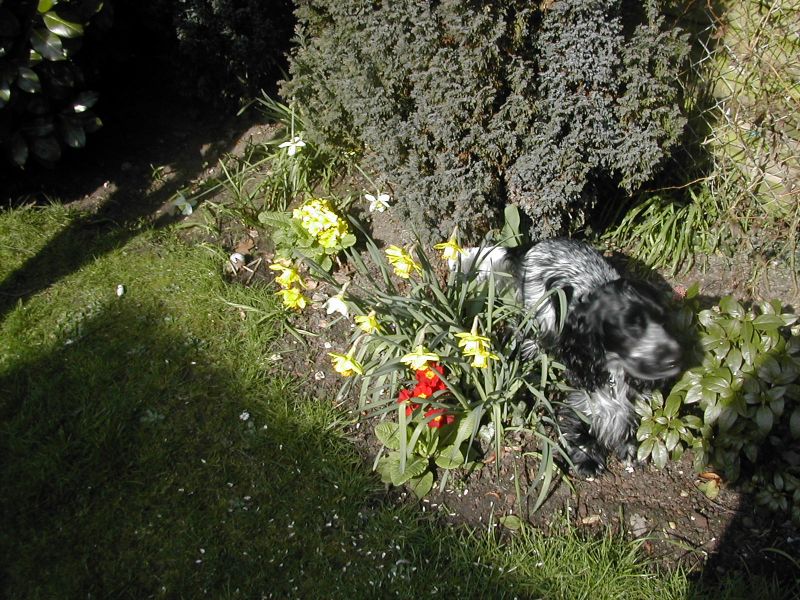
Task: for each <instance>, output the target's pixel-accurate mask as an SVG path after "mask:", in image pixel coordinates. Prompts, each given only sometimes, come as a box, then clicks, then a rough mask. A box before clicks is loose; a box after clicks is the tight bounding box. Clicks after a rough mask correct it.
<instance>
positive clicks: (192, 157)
mask: <svg viewBox="0 0 800 600" xmlns="http://www.w3.org/2000/svg"><path fill="white" fill-rule="evenodd" d="M137 82H138V83H139V84H140V85H139V87H141V88H155V89H156V90H157V89H158V84H157V82H150V81H140V80H137ZM128 85H131V83H130V82H129V83H128ZM137 89H138V88H137ZM150 93H151V94H154V93H155V92H152V91H151V92H150ZM116 95H117V96H118V97H116V98H115V97H112V98H110V99H108V101H109V102H110V103H111V104H112V106H115V107H116V112H114V113H113V114H112V115H111V116H110V117H109V118H108V122H107V123H106V125H105V127H104V128H103V129H101V130H100V132H98V133H97V134H95V135H94V136H92V137H91V139H90V141H89V146H88V148H86V149H85V150H84V151H83V152H82V153H80V155H77V154H70V155H68V156H65V157H64V158H63V160H62V161H61V162H60V163H59V164H58V165H57V167H56V168H55V169H53V170H46V169H43V168H41V167H37V166H36V165H31V166H30V167H29V169H28V171H27V172H21V171H14V172H11V171H9V168H8V167H7V166H5V165H3V166H0V187H2V189H3V196H4V198H3V203H4V204H6V205H11V206H13V205H15V204H17V203H20V202H29V201H36V202H43V201H45V200H46V199H47V198H48V197H52V198H56V199H57V200H59V201H61V202H64V203H68V202H78V203H79V204H78V205H79V206H80V205H81V204H84V205H85V206H86V208H89V209H91V210H90V212H89V213H87V214H86V215H85V216H83V217H81V218H78V219H75V220H73V221H72V222H71V223H70V225H69V226H68V227H67V228H66V229H64V230H62V231H61V232H59V233H58V234H57V235H56V236H55V237H53V238H52V239H51V240H50V241H49V242H48V244H47V245H46V247H44V248H43V249H42V250H41V251H40V252H38V253H37V254H36V255H35V256H33V257H31V258H30V259H29V260H27V261H26V262H25V263H24V264H23V265H21V266H20V267H19V268H18V269H17V270H16V271H15V272H13V273H11V274H10V275H9V276H8V277H7V278H6V279H5V280H4V281H2V282H0V317H2V316H3V315H5V314H6V313H7V312H8V311H9V310H10V309H11V308H12V307H13V306H15V305H16V304H17V303H18V302H19V301H26V300H27V299H29V298H30V297H31V296H33V295H34V294H36V293H37V292H40V291H42V290H43V289H46V288H48V287H49V286H51V285H52V284H53V283H55V282H57V281H59V280H60V279H61V278H63V277H65V276H66V275H69V274H70V273H73V272H74V271H76V270H78V269H79V268H80V267H81V266H82V265H84V264H86V263H87V262H89V261H92V260H94V259H95V258H97V257H99V256H102V255H104V254H105V253H107V252H109V251H110V250H112V249H114V248H118V247H120V246H122V245H123V244H125V242H127V241H128V240H129V239H131V237H133V236H134V235H135V234H136V233H137V232H138V231H140V230H141V228H142V226H143V225H149V226H155V227H162V226H164V225H166V224H168V223H170V222H172V221H173V220H174V217H172V216H171V215H170V214H169V212H164V211H161V212H159V209H161V208H162V207H163V206H164V205H165V204H166V203H167V202H169V201H170V200H171V199H172V198H173V197H174V196H175V194H176V193H177V192H178V191H179V190H181V189H182V188H184V187H185V186H187V185H188V184H189V183H190V182H191V181H195V180H199V179H202V178H205V177H207V175H208V174H207V170H208V169H209V168H210V167H214V166H215V165H216V164H217V162H218V160H219V159H220V158H221V157H223V156H224V155H225V153H227V152H230V151H232V150H233V148H234V145H235V144H236V142H237V141H238V140H239V138H240V137H241V136H242V134H243V133H244V132H245V131H247V129H248V128H249V127H250V126H251V125H253V124H254V123H255V122H256V119H257V114H256V111H248V113H245V115H243V116H241V117H238V118H237V117H233V116H232V115H231V116H230V117H224V116H223V117H221V116H220V115H219V114H218V113H215V112H212V111H211V110H210V109H207V108H202V105H200V104H199V103H198V105H197V106H186V104H185V103H179V102H177V101H175V100H172V101H165V100H164V99H163V98H158V97H140V96H139V94H138V93H137V90H134V89H128V88H125V89H123V90H121V91H118V92H117V94H116ZM76 240H77V241H79V242H80V243H78V244H76V243H75V242H76ZM76 248H80V250H78V249H76Z"/></svg>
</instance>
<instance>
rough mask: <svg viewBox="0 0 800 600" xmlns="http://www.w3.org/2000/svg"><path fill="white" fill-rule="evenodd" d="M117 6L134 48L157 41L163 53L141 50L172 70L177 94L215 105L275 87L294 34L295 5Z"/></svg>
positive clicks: (229, 0) (202, 2)
mask: <svg viewBox="0 0 800 600" xmlns="http://www.w3.org/2000/svg"><path fill="white" fill-rule="evenodd" d="M115 6H116V7H117V9H118V12H119V13H120V19H123V18H124V19H126V21H127V25H126V23H120V28H121V29H122V30H124V31H125V32H126V34H127V35H128V36H129V37H131V43H133V44H135V45H139V44H141V41H142V38H143V37H147V38H149V39H155V40H156V43H157V44H158V46H159V47H158V48H157V50H158V52H156V53H153V52H152V48H147V49H146V50H145V49H141V50H140V51H141V52H142V53H143V57H142V58H143V59H144V60H149V61H157V62H158V63H159V68H161V69H164V68H167V69H168V70H169V73H170V77H169V79H170V80H171V81H172V83H173V84H174V88H175V90H176V91H178V92H179V93H182V94H185V95H186V96H188V97H190V98H195V99H196V98H198V97H199V98H201V99H202V100H203V101H205V102H206V103H209V104H213V103H219V102H223V101H232V102H236V101H240V100H242V99H249V98H253V97H254V96H256V95H257V94H258V92H259V90H260V89H262V88H268V87H270V86H271V84H272V83H273V82H274V80H275V79H276V78H277V76H279V74H280V71H281V70H282V69H283V68H284V64H285V53H286V51H287V49H288V46H289V42H290V39H291V35H292V30H293V28H294V17H293V15H292V2H291V0H273V1H270V2H264V1H261V0H182V1H181V2H175V1H174V0H156V1H154V2H140V1H139V0H115ZM126 27H129V28H133V31H131V32H128V31H127V30H126V29H125V28H126ZM143 34H144V35H143ZM152 54H156V55H155V56H152Z"/></svg>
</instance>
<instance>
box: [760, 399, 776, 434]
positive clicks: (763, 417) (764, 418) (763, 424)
mask: <svg viewBox="0 0 800 600" xmlns="http://www.w3.org/2000/svg"><path fill="white" fill-rule="evenodd" d="M774 420H775V415H774V414H773V412H772V411H771V410H770V408H769V406H759V407H758V409H757V410H756V425H758V430H759V431H760V432H761V433H762V434H766V433H769V432H770V431H771V430H772V423H773V422H774Z"/></svg>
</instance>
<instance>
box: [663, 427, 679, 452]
mask: <svg viewBox="0 0 800 600" xmlns="http://www.w3.org/2000/svg"><path fill="white" fill-rule="evenodd" d="M680 440H681V436H680V433H679V432H678V431H677V430H676V429H671V430H670V431H669V433H667V437H666V439H665V440H664V445H665V446H666V448H667V450H668V451H670V452H672V451H673V450H674V449H675V446H677V445H678V442H679V441H680Z"/></svg>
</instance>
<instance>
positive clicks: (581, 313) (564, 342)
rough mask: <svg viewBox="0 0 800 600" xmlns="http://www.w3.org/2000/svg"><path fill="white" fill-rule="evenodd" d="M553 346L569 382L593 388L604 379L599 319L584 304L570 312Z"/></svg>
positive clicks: (605, 375) (604, 363)
mask: <svg viewBox="0 0 800 600" xmlns="http://www.w3.org/2000/svg"><path fill="white" fill-rule="evenodd" d="M556 349H557V351H558V355H559V358H560V360H561V362H563V363H564V365H565V366H566V367H567V372H568V376H569V381H570V383H572V384H573V385H575V386H578V387H581V388H583V389H586V390H594V389H597V388H598V387H601V386H602V385H605V383H606V382H607V381H608V372H607V371H606V356H605V349H604V348H603V344H602V322H601V321H600V320H598V318H597V315H596V314H594V313H593V312H592V311H591V310H590V306H589V305H588V304H585V303H580V304H578V305H577V306H575V308H574V309H573V310H572V311H571V312H570V314H569V316H568V317H567V320H566V322H565V323H564V329H563V330H562V332H561V335H560V336H559V338H558V344H557V345H556Z"/></svg>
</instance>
